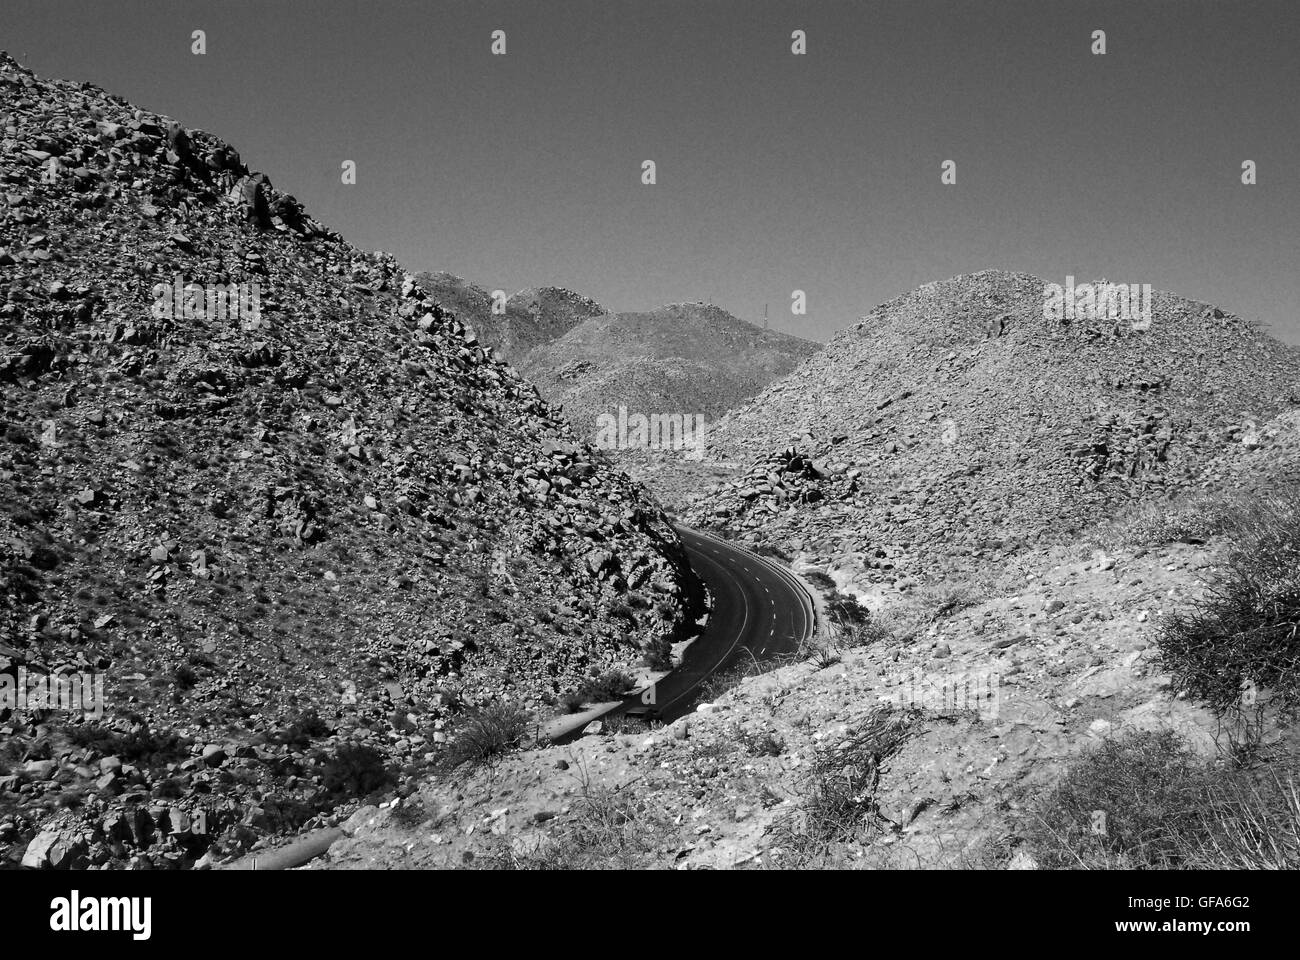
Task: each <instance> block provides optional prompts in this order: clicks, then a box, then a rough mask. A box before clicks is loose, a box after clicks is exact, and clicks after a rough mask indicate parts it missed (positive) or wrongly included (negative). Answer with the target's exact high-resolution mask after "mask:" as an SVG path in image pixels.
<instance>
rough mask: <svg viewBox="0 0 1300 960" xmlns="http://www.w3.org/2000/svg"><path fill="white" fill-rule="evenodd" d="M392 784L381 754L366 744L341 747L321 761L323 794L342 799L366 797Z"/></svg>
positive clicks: (351, 744) (350, 744) (348, 744)
mask: <svg viewBox="0 0 1300 960" xmlns="http://www.w3.org/2000/svg"><path fill="white" fill-rule="evenodd" d="M393 780H394V777H393V773H392V771H390V770H389V769H388V768H387V767H386V766H385V764H384V755H383V754H382V753H380V752H379V751H378V750H376V749H375V748H374V747H371V746H367V745H366V744H362V743H344V744H341V745H339V747H338V748H337V749H336V750H335V751H334V752H333V754H331V755H330V757H329V758H328V759H327V760H326V761H325V770H324V775H323V779H322V783H323V786H324V787H325V790H326V792H328V793H330V794H332V795H333V796H335V797H337V798H340V799H342V798H347V797H365V796H368V795H370V794H371V793H374V792H375V791H376V790H381V789H383V788H384V787H386V786H388V785H389V784H390V783H392V782H393Z"/></svg>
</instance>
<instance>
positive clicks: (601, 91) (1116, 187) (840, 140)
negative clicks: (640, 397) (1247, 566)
mask: <svg viewBox="0 0 1300 960" xmlns="http://www.w3.org/2000/svg"><path fill="white" fill-rule="evenodd" d="M196 29H201V30H204V31H205V32H206V38H207V53H206V54H205V55H203V56H195V55H193V54H192V53H191V33H192V31H194V30H196ZM496 29H501V30H504V31H505V32H506V44H507V45H506V51H507V52H506V55H505V56H493V55H492V54H491V51H490V44H491V36H490V35H491V33H492V31H493V30H496ZM795 29H802V30H804V31H806V34H807V51H808V52H807V54H806V55H804V56H795V55H793V54H792V53H791V49H790V48H791V32H792V31H793V30H795ZM1097 29H1101V30H1104V31H1105V32H1106V45H1107V53H1106V55H1104V56H1095V55H1093V54H1092V53H1091V52H1090V47H1091V44H1092V39H1091V35H1092V31H1093V30H1097ZM0 48H3V49H7V50H8V51H9V52H10V53H11V54H12V55H14V56H16V57H18V58H19V59H20V60H22V61H23V62H24V63H25V64H26V65H27V66H29V67H31V68H32V69H34V70H36V71H37V73H39V74H42V75H48V76H58V77H64V78H68V79H73V80H89V81H91V82H93V83H96V84H98V85H99V86H101V87H104V88H105V89H107V90H108V91H110V92H112V93H116V94H119V95H121V96H124V97H126V98H127V99H129V100H132V101H134V102H135V103H137V104H138V105H140V106H143V107H146V108H148V109H151V110H155V111H158V112H160V113H164V114H167V115H169V116H172V117H175V118H177V119H179V120H181V121H182V122H183V123H184V124H186V125H187V126H190V127H200V128H203V129H205V130H208V131H210V132H212V133H214V134H216V135H218V136H220V137H222V138H224V139H226V140H228V141H230V142H231V143H232V144H234V145H235V146H236V148H238V149H239V150H240V152H241V155H242V156H243V158H244V160H245V161H246V162H247V163H248V164H249V165H250V166H252V167H254V168H255V169H259V170H262V171H263V172H265V173H267V174H268V175H269V176H270V178H271V180H272V182H273V183H275V185H276V186H278V187H281V188H283V189H287V190H289V191H290V192H292V193H293V194H294V195H296V196H297V197H298V198H299V199H300V200H302V201H303V202H304V204H305V205H306V206H307V209H308V210H309V211H310V212H311V213H312V214H313V215H314V216H316V217H317V219H319V220H321V221H323V222H325V223H327V224H329V225H330V226H332V227H334V228H336V229H338V230H340V231H341V232H342V233H343V234H344V235H345V236H346V237H348V238H349V239H350V240H351V241H352V242H354V243H356V244H357V245H358V246H361V247H363V248H367V249H383V250H388V251H391V252H393V253H394V254H396V255H397V256H398V257H399V258H400V259H401V260H402V261H403V262H404V263H405V264H406V265H407V267H408V268H410V269H412V270H421V269H429V270H448V271H451V272H453V273H457V274H460V275H462V276H465V277H467V278H469V279H471V280H473V281H474V282H476V283H478V284H480V285H482V286H485V287H487V288H488V289H492V288H494V287H500V288H503V289H505V290H507V291H510V292H513V291H514V290H517V289H519V288H522V287H527V286H536V285H544V284H550V285H557V286H564V287H569V288H571V289H573V290H576V291H578V292H580V293H583V294H586V295H588V296H591V297H594V298H596V299H597V300H599V301H600V302H602V303H603V304H605V305H606V306H607V307H609V308H611V309H614V310H638V309H649V308H652V307H654V306H657V305H659V304H662V303H666V302H672V301H682V300H712V301H713V302H714V303H717V304H719V305H721V306H723V307H725V308H726V309H728V310H730V311H731V312H733V313H735V314H737V315H738V316H741V317H743V318H745V319H748V320H757V321H760V322H761V319H762V316H763V308H764V304H769V305H770V308H769V309H770V312H771V316H772V325H773V326H775V327H779V328H781V329H784V330H788V331H790V332H793V333H798V334H801V335H804V336H809V337H813V338H816V339H825V338H827V337H828V336H829V335H830V334H831V333H833V332H834V331H835V330H837V329H839V328H841V327H844V326H847V325H849V324H850V323H852V322H853V321H854V320H855V319H856V318H857V317H858V316H860V315H862V314H864V313H866V312H867V311H868V310H870V309H871V307H872V306H874V305H875V304H877V303H879V302H880V301H882V300H885V299H888V298H889V297H892V296H894V295H896V294H899V293H902V292H904V291H905V290H908V289H910V288H912V287H914V286H917V285H918V284H921V283H923V282H925V281H928V280H935V279H941V278H944V277H948V276H952V275H954V274H958V273H969V272H972V271H975V270H980V269H984V268H989V267H999V268H1005V269H1013V270H1024V271H1027V272H1030V273H1034V274H1038V275H1040V276H1042V277H1044V278H1046V279H1049V280H1055V281H1056V282H1060V283H1063V282H1064V280H1065V277H1066V275H1068V274H1072V275H1074V276H1075V277H1077V278H1079V279H1080V280H1082V279H1084V278H1096V277H1101V276H1105V277H1106V278H1108V279H1110V280H1113V281H1116V282H1120V281H1123V282H1129V283H1141V282H1146V283H1151V284H1152V285H1153V286H1155V287H1156V288H1157V289H1164V290H1172V291H1174V292H1177V293H1180V294H1183V295H1185V296H1190V297H1194V298H1197V299H1202V300H1207V301H1211V302H1215V303H1218V304H1221V305H1223V306H1224V307H1226V308H1227V309H1229V310H1233V311H1235V312H1238V313H1240V314H1242V315H1243V316H1247V317H1251V318H1254V319H1258V320H1261V321H1263V322H1264V323H1266V324H1268V325H1269V326H1270V328H1271V329H1272V330H1273V332H1274V333H1275V334H1277V335H1278V336H1281V337H1283V338H1284V339H1287V340H1289V341H1292V342H1300V312H1298V311H1297V309H1296V307H1297V304H1298V303H1300V270H1297V263H1298V260H1300V243H1298V242H1297V241H1298V240H1300V217H1298V216H1297V214H1298V212H1300V181H1298V180H1297V176H1296V171H1297V169H1298V168H1300V122H1297V121H1298V120H1300V117H1298V116H1297V114H1298V112H1300V2H1297V0H1276V2H1263V0H1258V2H1257V0H1231V2H1230V0H1219V2H1207V0H1119V2H1088V0H1068V2H1067V0H945V2H937V0H936V2H930V0H856V2H847V0H845V2H835V0H822V2H791V0H785V2H776V0H734V2H732V0H691V2H679V0H637V2H632V0H514V2H507V0H501V2H496V0H458V2H446V0H426V2H408V0H295V2H289V0H258V2H252V0H219V2H217V0H211V2H197V0H195V2H190V0H166V2H144V0H134V2H125V0H96V2H88V0H82V2H68V0H3V13H2V14H0ZM0 109H2V107H0ZM344 160H354V161H356V164H357V183H356V185H355V186H349V185H344V184H343V183H341V182H340V181H341V178H340V173H341V171H340V164H341V163H342V162H343V161H344ZM643 160H653V161H655V163H656V165H657V176H658V182H657V183H656V184H655V185H653V186H644V185H642V184H641V164H642V161H643ZM945 160H953V161H955V162H956V165H957V169H956V174H957V183H956V185H954V186H945V185H943V184H942V183H941V182H940V174H941V172H942V171H941V164H942V163H943V161H945ZM1243 160H1253V161H1255V162H1256V164H1257V165H1258V184H1257V185H1255V186H1244V185H1242V183H1241V164H1242V161H1243ZM795 289H799V290H803V291H805V292H806V294H807V298H808V313H807V315H806V316H802V317H799V316H792V315H791V313H790V302H791V300H790V298H791V291H793V290H795Z"/></svg>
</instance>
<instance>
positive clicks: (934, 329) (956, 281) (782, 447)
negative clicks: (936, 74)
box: [692, 271, 1300, 586]
mask: <svg viewBox="0 0 1300 960" xmlns="http://www.w3.org/2000/svg"><path fill="white" fill-rule="evenodd" d="M1044 291H1045V287H1044V281H1042V280H1040V279H1037V278H1035V277H1031V276H1027V275H1024V274H1014V273H1005V272H999V271H986V272H982V273H976V274H970V275H966V276H959V277H954V278H952V279H950V280H945V281H942V282H936V283H928V284H926V285H924V286H922V287H920V288H919V289H917V290H914V291H912V292H911V293H908V294H905V295H903V296H901V297H898V298H896V299H894V300H891V301H889V302H887V303H884V304H881V305H880V306H879V307H877V308H876V309H875V310H873V311H872V312H871V313H870V314H869V315H868V316H866V317H864V318H863V319H862V320H861V321H860V322H859V323H857V324H855V325H854V326H853V327H851V328H849V329H847V330H845V331H843V332H841V333H840V334H839V335H838V336H836V337H835V338H834V340H833V341H832V342H831V343H830V344H828V345H827V347H826V348H825V349H824V350H823V351H822V352H821V353H818V354H816V355H815V356H813V357H811V358H810V359H808V360H807V361H805V362H804V363H803V364H802V365H801V366H800V367H799V368H798V369H797V370H796V371H795V372H794V373H792V374H791V375H790V376H788V377H786V378H784V379H782V380H778V381H776V382H775V383H773V384H771V385H770V386H769V387H768V388H767V389H766V390H764V391H763V392H762V393H761V394H759V395H758V396H756V397H755V398H754V399H753V400H751V401H750V402H749V403H747V404H745V405H743V406H741V407H739V408H738V409H736V410H734V411H733V412H732V413H730V414H728V415H727V416H726V417H725V418H723V420H722V421H721V422H720V423H718V424H717V425H716V427H715V428H714V429H713V430H712V432H711V433H710V438H709V439H710V450H709V454H710V456H712V457H716V458H720V459H726V460H743V461H745V462H750V463H753V464H754V466H753V467H752V468H751V469H750V470H749V471H748V472H747V474H746V475H744V476H742V477H740V478H738V479H736V480H733V481H730V482H729V483H727V484H725V485H724V486H723V487H722V488H720V489H717V490H714V491H712V492H710V493H708V494H706V495H704V496H702V497H701V498H700V499H699V500H698V501H697V503H696V504H695V506H694V507H693V509H692V516H693V518H694V520H695V522H697V523H701V524H710V525H715V526H718V527H721V528H724V529H726V530H729V531H731V532H732V533H734V534H737V535H739V536H741V537H742V538H745V539H750V540H754V539H757V540H769V541H771V542H774V543H780V544H783V545H784V546H785V547H786V548H787V549H792V550H795V551H804V552H805V553H807V554H809V555H811V556H813V558H814V559H819V560H824V561H825V564H824V565H825V566H830V567H839V568H842V569H843V570H844V571H846V573H847V572H849V571H852V573H851V575H852V576H853V577H855V578H858V579H859V580H860V581H861V582H860V584H859V585H860V586H861V585H863V583H869V582H878V581H890V582H894V583H898V582H900V581H901V582H903V583H906V582H907V581H908V580H909V579H911V578H912V577H914V576H915V575H917V574H924V573H925V572H926V570H927V566H926V564H924V563H922V561H923V560H924V559H925V558H926V557H931V558H933V557H935V556H940V555H944V554H947V555H953V554H956V555H962V556H967V557H973V558H975V559H977V560H978V559H981V558H984V559H990V558H994V557H997V556H1001V555H1005V554H1006V553H1009V552H1011V551H1013V550H1015V549H1017V548H1018V547H1019V546H1021V545H1023V544H1025V543H1028V542H1034V541H1038V540H1042V539H1047V540H1052V539H1059V538H1060V537H1063V536H1065V535H1068V534H1069V533H1071V532H1072V531H1077V530H1079V529H1081V528H1083V527H1086V526H1087V525H1089V524H1091V523H1093V522H1095V521H1097V520H1100V519H1103V518H1105V517H1106V516H1108V515H1109V514H1111V513H1112V512H1113V511H1115V510H1116V509H1118V508H1120V507H1122V506H1123V505H1125V504H1127V503H1130V502H1133V501H1138V500H1158V499H1161V498H1164V497H1167V496H1170V495H1176V494H1178V493H1180V492H1186V491H1191V490H1196V489H1198V488H1199V487H1200V486H1201V485H1203V484H1205V483H1207V482H1208V481H1207V480H1206V476H1205V471H1206V470H1207V468H1208V467H1209V466H1210V464H1211V463H1212V462H1213V461H1215V460H1216V458H1220V457H1223V456H1225V455H1231V454H1233V453H1234V452H1235V451H1241V450H1244V448H1245V447H1246V446H1247V445H1249V444H1252V443H1255V441H1254V440H1253V439H1252V434H1253V433H1254V432H1255V431H1256V427H1257V426H1262V425H1264V424H1266V423H1268V422H1269V421H1271V420H1272V418H1274V417H1275V416H1277V415H1278V414H1280V413H1282V412H1283V411H1285V410H1287V409H1289V408H1291V407H1293V406H1295V405H1297V404H1298V403H1300V351H1297V350H1296V349H1294V348H1292V347H1288V346H1286V345H1283V344H1282V343H1280V342H1278V341H1276V340H1274V339H1273V338H1271V337H1269V336H1268V335H1267V334H1266V333H1265V332H1264V331H1263V330H1261V329H1260V328H1259V327H1257V326H1256V325H1253V324H1251V323H1249V322H1247V321H1245V320H1243V319H1241V318H1239V317H1236V316H1233V315H1231V314H1228V313H1225V312H1224V311H1223V310H1221V309H1219V308H1217V307H1214V306H1212V305H1209V304H1204V303H1197V302H1194V301H1190V300H1186V299H1183V298H1181V297H1178V296H1175V295H1173V294H1170V293H1162V292H1156V293H1154V294H1153V296H1152V300H1151V307H1152V309H1151V318H1150V323H1149V324H1145V323H1138V324H1133V323H1130V322H1128V321H1125V320H1116V319H1107V318H1098V319H1071V320H1065V319H1055V320H1054V319H1047V318H1046V314H1047V311H1045V309H1044V303H1045V296H1044Z"/></svg>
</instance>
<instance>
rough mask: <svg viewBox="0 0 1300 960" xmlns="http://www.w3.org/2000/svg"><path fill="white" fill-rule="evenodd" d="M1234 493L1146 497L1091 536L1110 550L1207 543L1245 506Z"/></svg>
mask: <svg viewBox="0 0 1300 960" xmlns="http://www.w3.org/2000/svg"><path fill="white" fill-rule="evenodd" d="M1245 503H1246V501H1244V500H1243V499H1242V498H1241V496H1240V495H1238V494H1237V493H1234V492H1230V491H1229V492H1220V491H1216V492H1210V493H1198V494H1193V495H1189V496H1183V497H1175V498H1173V499H1169V500H1164V501H1151V500H1144V501H1142V502H1140V503H1137V504H1135V505H1133V506H1132V507H1130V508H1128V509H1127V510H1125V511H1124V512H1122V513H1121V514H1120V515H1119V516H1117V517H1115V518H1114V519H1113V520H1110V521H1107V522H1105V523H1103V524H1101V525H1099V526H1098V527H1097V528H1096V529H1095V530H1094V531H1093V532H1092V533H1091V535H1090V539H1092V540H1094V541H1095V542H1096V543H1097V544H1098V545H1099V546H1101V547H1104V548H1106V549H1108V550H1116V549H1121V548H1126V547H1127V548H1132V547H1156V546H1163V545H1164V544H1167V543H1204V542H1205V541H1207V540H1209V539H1210V538H1211V537H1214V536H1217V535H1218V534H1221V533H1223V531H1224V529H1225V527H1226V526H1227V524H1228V523H1229V522H1230V520H1231V517H1232V516H1233V515H1234V514H1235V513H1237V512H1238V511H1240V510H1241V509H1242V508H1243V506H1244V505H1245Z"/></svg>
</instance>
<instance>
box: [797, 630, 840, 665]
mask: <svg viewBox="0 0 1300 960" xmlns="http://www.w3.org/2000/svg"><path fill="white" fill-rule="evenodd" d="M802 652H803V655H804V659H806V660H811V661H812V662H813V664H815V665H816V667H817V669H818V670H824V669H826V668H827V667H830V666H834V665H835V664H837V663H839V662H840V660H841V659H842V658H841V656H840V651H839V650H838V648H836V646H835V645H834V644H833V643H832V642H831V641H830V640H827V639H826V638H824V637H813V638H812V639H810V640H808V641H807V642H806V643H805V644H804V645H803V648H802Z"/></svg>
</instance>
